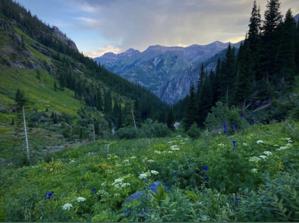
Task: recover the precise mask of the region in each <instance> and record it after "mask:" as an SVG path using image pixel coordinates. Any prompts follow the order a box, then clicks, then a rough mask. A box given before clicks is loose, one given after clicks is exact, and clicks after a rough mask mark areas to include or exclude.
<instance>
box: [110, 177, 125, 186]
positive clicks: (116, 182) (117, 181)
mask: <svg viewBox="0 0 299 223" xmlns="http://www.w3.org/2000/svg"><path fill="white" fill-rule="evenodd" d="M123 181H124V179H123V178H117V179H115V180H114V182H113V183H112V185H115V184H119V183H122V182H123Z"/></svg>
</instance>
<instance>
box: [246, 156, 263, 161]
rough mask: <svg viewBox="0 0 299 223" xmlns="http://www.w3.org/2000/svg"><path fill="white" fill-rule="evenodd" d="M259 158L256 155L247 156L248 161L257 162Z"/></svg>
mask: <svg viewBox="0 0 299 223" xmlns="http://www.w3.org/2000/svg"><path fill="white" fill-rule="evenodd" d="M260 160H261V159H260V158H259V157H257V156H253V157H250V158H249V162H259V161H260Z"/></svg>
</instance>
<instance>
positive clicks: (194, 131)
mask: <svg viewBox="0 0 299 223" xmlns="http://www.w3.org/2000/svg"><path fill="white" fill-rule="evenodd" d="M186 133H187V135H188V136H189V137H190V138H192V139H197V138H199V136H200V134H201V131H200V129H199V128H198V127H197V125H196V124H193V125H192V126H191V128H190V129H189V130H188V131H187V132H186Z"/></svg>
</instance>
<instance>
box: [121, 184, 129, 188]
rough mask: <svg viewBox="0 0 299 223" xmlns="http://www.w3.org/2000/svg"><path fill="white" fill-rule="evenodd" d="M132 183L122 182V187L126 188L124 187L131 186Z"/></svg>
mask: <svg viewBox="0 0 299 223" xmlns="http://www.w3.org/2000/svg"><path fill="white" fill-rule="evenodd" d="M130 185H131V184H130V183H122V184H120V187H121V188H124V187H129V186H130Z"/></svg>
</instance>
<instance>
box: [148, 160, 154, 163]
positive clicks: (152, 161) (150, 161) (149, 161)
mask: <svg viewBox="0 0 299 223" xmlns="http://www.w3.org/2000/svg"><path fill="white" fill-rule="evenodd" d="M147 162H148V163H154V162H155V160H147Z"/></svg>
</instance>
